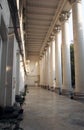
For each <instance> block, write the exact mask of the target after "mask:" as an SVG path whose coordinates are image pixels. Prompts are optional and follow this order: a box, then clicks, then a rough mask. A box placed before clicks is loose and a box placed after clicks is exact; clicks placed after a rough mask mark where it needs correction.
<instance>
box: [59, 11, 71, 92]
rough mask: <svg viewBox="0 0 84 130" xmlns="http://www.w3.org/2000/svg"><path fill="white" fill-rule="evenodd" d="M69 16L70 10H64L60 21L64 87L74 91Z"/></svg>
mask: <svg viewBox="0 0 84 130" xmlns="http://www.w3.org/2000/svg"><path fill="white" fill-rule="evenodd" d="M68 18H69V12H67V11H64V12H62V13H61V16H60V21H61V22H62V63H63V86H62V89H63V90H66V91H72V87H71V64H70V43H69V23H68Z"/></svg>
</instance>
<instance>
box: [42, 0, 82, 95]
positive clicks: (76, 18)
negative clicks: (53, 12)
mask: <svg viewBox="0 0 84 130" xmlns="http://www.w3.org/2000/svg"><path fill="white" fill-rule="evenodd" d="M69 2H70V4H71V7H72V17H73V19H72V22H73V38H74V57H75V89H74V90H73V88H72V84H71V63H70V43H69V35H70V34H69V22H68V21H69V17H70V12H69V11H62V12H61V14H60V16H59V24H57V25H56V26H55V28H54V30H53V32H54V38H51V36H50V37H49V38H50V39H49V40H50V41H49V42H48V45H49V46H48V47H47V48H46V52H45V53H44V54H43V55H42V57H41V63H42V66H40V68H41V69H42V70H43V68H45V67H46V68H48V69H46V71H45V72H46V73H47V75H46V76H45V80H46V79H47V81H48V84H47V85H48V86H49V87H50V88H51V87H53V80H54V79H56V84H55V89H56V88H59V90H60V92H63V90H65V91H68V92H75V93H84V32H83V20H82V4H81V0H69ZM53 41H55V70H54V71H55V76H54V78H53V75H54V72H53V68H52V67H53V61H52V52H53V49H54V48H52V43H53ZM46 53H47V54H48V56H47V60H48V62H47V64H45V63H44V61H43V58H44V57H46V55H45V54H46ZM41 72H42V71H41ZM40 75H41V78H40V85H41V86H45V87H46V84H45V82H44V80H43V78H42V77H44V75H45V73H40Z"/></svg>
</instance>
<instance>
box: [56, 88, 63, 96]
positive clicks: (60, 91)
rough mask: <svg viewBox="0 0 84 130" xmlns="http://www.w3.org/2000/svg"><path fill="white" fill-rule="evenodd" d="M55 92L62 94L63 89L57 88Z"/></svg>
mask: <svg viewBox="0 0 84 130" xmlns="http://www.w3.org/2000/svg"><path fill="white" fill-rule="evenodd" d="M55 92H56V93H58V94H59V95H61V94H62V90H61V88H59V87H58V88H57V87H56V88H55Z"/></svg>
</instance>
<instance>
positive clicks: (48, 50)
mask: <svg viewBox="0 0 84 130" xmlns="http://www.w3.org/2000/svg"><path fill="white" fill-rule="evenodd" d="M47 52H48V89H49V87H50V46H48V49H47Z"/></svg>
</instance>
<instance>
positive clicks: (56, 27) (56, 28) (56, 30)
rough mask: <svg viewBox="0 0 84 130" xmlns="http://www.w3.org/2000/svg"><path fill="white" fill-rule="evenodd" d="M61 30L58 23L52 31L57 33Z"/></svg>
mask: <svg viewBox="0 0 84 130" xmlns="http://www.w3.org/2000/svg"><path fill="white" fill-rule="evenodd" d="M60 30H61V26H60V25H56V26H55V28H54V33H58V32H60Z"/></svg>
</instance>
